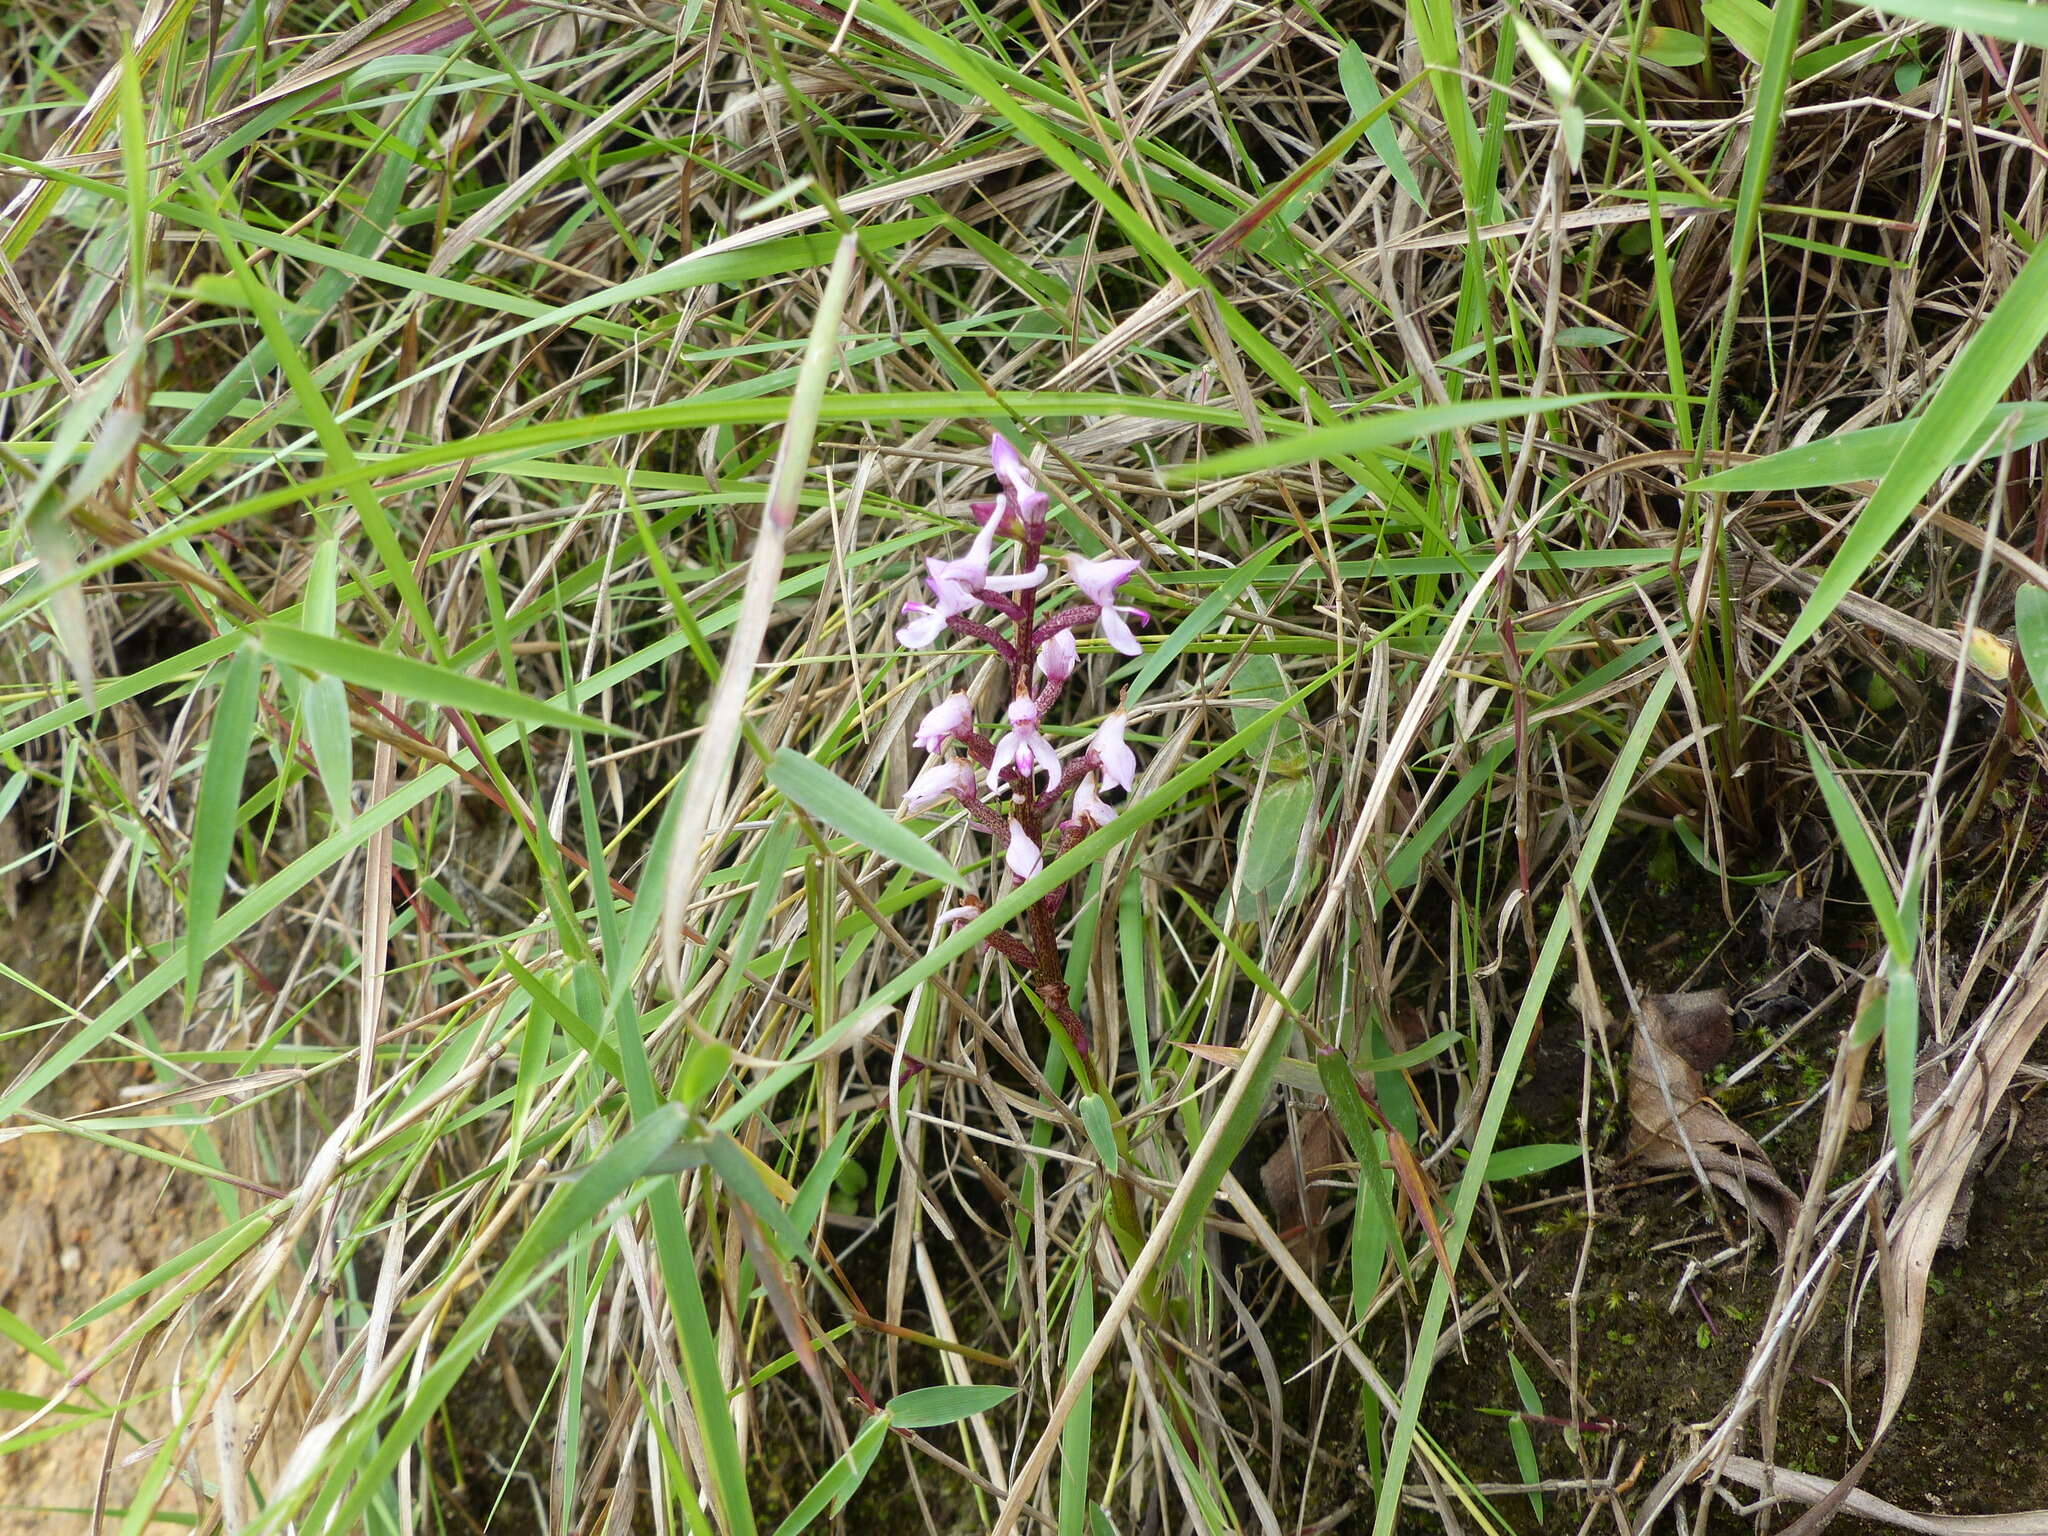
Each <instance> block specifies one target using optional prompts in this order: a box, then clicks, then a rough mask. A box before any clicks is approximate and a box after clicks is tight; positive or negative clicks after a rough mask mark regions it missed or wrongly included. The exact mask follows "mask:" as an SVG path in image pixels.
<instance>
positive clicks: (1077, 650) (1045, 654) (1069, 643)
mask: <svg viewBox="0 0 2048 1536" xmlns="http://www.w3.org/2000/svg"><path fill="white" fill-rule="evenodd" d="M1080 665H1081V647H1080V645H1079V643H1078V642H1076V641H1075V639H1074V632H1073V631H1072V630H1071V629H1063V630H1061V631H1060V632H1059V633H1058V634H1056V635H1054V636H1053V637H1052V638H1051V639H1050V640H1048V641H1046V642H1045V646H1044V648H1043V649H1042V650H1040V651H1039V653H1038V671H1039V673H1040V675H1041V676H1043V677H1044V678H1045V679H1046V680H1047V681H1048V682H1054V683H1064V682H1065V681H1066V680H1067V679H1068V678H1070V677H1072V676H1073V675H1074V669H1075V668H1076V667H1078V666H1080Z"/></svg>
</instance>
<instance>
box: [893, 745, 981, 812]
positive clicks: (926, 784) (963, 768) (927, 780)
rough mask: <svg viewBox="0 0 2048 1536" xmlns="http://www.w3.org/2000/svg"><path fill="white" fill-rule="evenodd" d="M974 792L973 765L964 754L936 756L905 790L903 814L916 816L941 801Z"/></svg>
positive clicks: (957, 798)
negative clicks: (958, 755) (961, 755)
mask: <svg viewBox="0 0 2048 1536" xmlns="http://www.w3.org/2000/svg"><path fill="white" fill-rule="evenodd" d="M973 793H974V764H972V763H970V762H969V761H967V759H966V758H964V757H935V758H933V759H932V760H931V761H930V762H928V763H926V764H925V765H924V771H923V772H922V773H920V774H919V775H918V776H917V777H916V778H914V779H912V780H911V781H910V788H908V789H906V790H905V791H904V792H903V814H904V815H906V816H915V815H917V814H918V813H919V812H920V811H928V810H930V809H931V808H932V807H933V806H935V805H937V804H938V803H939V802H940V801H941V800H965V799H967V798H968V797H969V796H971V795H972V794H973Z"/></svg>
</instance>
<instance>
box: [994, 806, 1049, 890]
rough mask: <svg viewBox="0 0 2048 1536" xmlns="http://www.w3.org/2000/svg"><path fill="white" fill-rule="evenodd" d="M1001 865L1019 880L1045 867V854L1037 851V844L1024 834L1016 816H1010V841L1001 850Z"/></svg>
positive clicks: (1026, 878) (1028, 877)
mask: <svg viewBox="0 0 2048 1536" xmlns="http://www.w3.org/2000/svg"><path fill="white" fill-rule="evenodd" d="M1003 865H1004V867H1005V868H1006V869H1008V870H1009V871H1010V873H1011V874H1012V875H1014V876H1016V877H1017V879H1018V880H1019V881H1024V880H1029V879H1030V878H1031V877H1032V876H1033V875H1035V874H1037V873H1038V872H1039V871H1040V870H1041V869H1043V868H1045V855H1044V854H1043V853H1041V852H1039V849H1038V844H1036V843H1034V842H1033V841H1031V839H1030V838H1028V837H1026V836H1025V835H1024V828H1023V826H1022V824H1021V823H1019V822H1018V820H1017V818H1016V817H1014V816H1013V817H1011V818H1010V843H1009V846H1008V847H1006V848H1005V849H1004V850H1003Z"/></svg>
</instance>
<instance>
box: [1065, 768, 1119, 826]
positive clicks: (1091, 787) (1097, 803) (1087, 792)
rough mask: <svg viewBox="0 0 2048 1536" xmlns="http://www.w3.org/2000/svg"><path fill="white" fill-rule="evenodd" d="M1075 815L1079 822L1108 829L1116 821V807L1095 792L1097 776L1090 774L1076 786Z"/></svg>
mask: <svg viewBox="0 0 2048 1536" xmlns="http://www.w3.org/2000/svg"><path fill="white" fill-rule="evenodd" d="M1074 815H1075V817H1076V818H1077V819H1078V820H1081V821H1086V822H1093V823H1094V824H1095V825H1096V826H1098V827H1106V826H1108V825H1109V824H1110V823H1111V822H1112V821H1115V820H1116V807H1115V806H1113V805H1111V804H1110V803H1109V802H1108V801H1106V800H1104V799H1103V798H1102V796H1100V795H1098V794H1097V793H1096V792H1095V775H1094V774H1092V773H1091V774H1089V775H1088V777H1087V778H1085V779H1083V780H1082V781H1081V782H1080V783H1079V784H1077V785H1075V786H1074Z"/></svg>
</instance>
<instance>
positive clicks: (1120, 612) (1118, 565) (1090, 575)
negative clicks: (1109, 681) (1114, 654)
mask: <svg viewBox="0 0 2048 1536" xmlns="http://www.w3.org/2000/svg"><path fill="white" fill-rule="evenodd" d="M1138 570H1139V564H1138V562H1137V561H1136V560H1083V559H1082V558H1081V557H1080V556H1079V555H1069V556H1067V576H1068V578H1069V579H1071V580H1072V582H1073V583H1074V585H1075V586H1076V587H1079V588H1080V589H1081V595H1082V596H1083V597H1085V598H1086V599H1087V600H1088V601H1089V602H1091V603H1093V604H1095V606H1096V607H1098V608H1100V609H1101V610H1102V612H1101V613H1100V614H1099V615H1098V616H1097V618H1096V620H1095V627H1096V629H1097V630H1099V631H1100V632H1101V634H1102V638H1103V639H1105V640H1107V641H1108V642H1109V643H1110V647H1111V648H1112V649H1113V650H1118V651H1121V652H1123V654H1124V655H1126V656H1136V655H1138V654H1140V653H1141V651H1142V650H1143V649H1144V648H1143V647H1142V646H1140V645H1139V644H1138V637H1137V636H1136V635H1134V634H1132V633H1131V626H1130V624H1129V623H1128V622H1127V621H1126V620H1125V617H1124V616H1125V615H1126V614H1129V615H1131V616H1132V617H1134V618H1136V619H1137V620H1138V622H1139V623H1141V624H1149V623H1150V622H1151V621H1152V615H1151V614H1149V613H1147V612H1146V611H1145V610H1144V609H1142V608H1138V607H1133V606H1132V605H1130V604H1124V605H1122V606H1119V605H1118V603H1117V600H1116V589H1117V588H1118V587H1120V586H1122V585H1123V584H1124V583H1125V582H1127V581H1129V580H1130V579H1131V578H1132V577H1133V576H1135V575H1137V574H1138Z"/></svg>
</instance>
